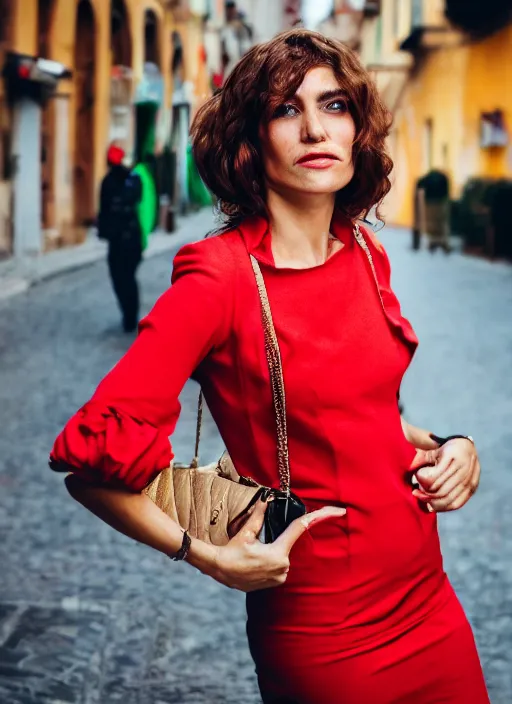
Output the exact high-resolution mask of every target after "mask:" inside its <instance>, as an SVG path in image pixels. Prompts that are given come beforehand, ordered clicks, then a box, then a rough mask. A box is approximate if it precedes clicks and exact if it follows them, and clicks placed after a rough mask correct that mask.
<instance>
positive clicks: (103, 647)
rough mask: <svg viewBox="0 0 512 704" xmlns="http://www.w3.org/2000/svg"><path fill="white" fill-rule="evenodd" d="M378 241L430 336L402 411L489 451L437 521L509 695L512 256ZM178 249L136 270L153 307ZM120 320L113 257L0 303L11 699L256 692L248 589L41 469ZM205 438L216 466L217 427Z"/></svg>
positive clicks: (486, 654) (190, 404)
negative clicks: (202, 570)
mask: <svg viewBox="0 0 512 704" xmlns="http://www.w3.org/2000/svg"><path fill="white" fill-rule="evenodd" d="M382 240H383V242H384V244H385V245H386V247H387V249H388V253H389V255H390V258H391V262H392V266H393V274H394V275H393V282H394V288H395V290H396V292H397V294H398V296H399V298H400V299H401V301H402V305H403V309H404V312H405V314H406V315H407V316H408V317H409V318H410V319H411V321H412V323H413V325H414V327H415V329H416V332H417V334H418V336H419V338H420V340H421V345H420V348H419V351H418V353H417V355H416V358H415V360H414V363H413V365H412V367H411V369H410V371H409V372H408V374H407V377H406V379H405V382H404V385H403V387H402V400H403V403H404V405H405V414H406V416H407V418H408V420H410V421H411V422H413V423H414V424H416V425H420V426H423V427H428V428H432V429H433V430H434V431H435V432H437V433H439V434H449V433H471V434H472V435H473V436H474V437H475V440H476V443H477V446H478V447H479V450H480V455H481V460H482V466H483V476H482V482H481V487H480V490H479V491H478V493H477V494H476V496H475V497H474V498H473V499H472V500H471V502H470V503H469V505H468V506H467V507H465V508H464V509H463V510H461V511H459V512H455V513H452V514H445V515H442V516H441V517H440V519H439V523H440V530H441V534H442V545H443V551H444V555H445V566H446V570H447V572H448V574H449V576H450V578H451V580H452V582H453V584H454V586H455V589H456V591H457V592H458V594H459V596H460V598H461V600H462V602H463V605H464V607H465V608H466V610H467V613H468V616H469V618H470V620H471V623H472V625H473V627H474V629H475V634H476V638H477V644H478V647H479V651H480V654H481V657H482V660H483V664H484V669H485V674H486V678H487V681H488V685H489V688H490V693H491V699H492V702H493V704H510V702H512V431H511V418H512V322H511V320H512V318H511V315H512V267H510V266H507V265H505V264H501V263H495V264H492V263H489V262H487V261H484V260H480V259H474V258H469V257H464V256H462V255H460V254H456V253H454V254H452V255H450V256H447V255H445V254H443V253H441V252H438V253H435V254H429V253H428V252H427V251H421V252H412V251H410V248H409V247H410V239H409V235H408V234H404V233H403V232H400V231H393V230H387V231H385V232H384V234H383V235H382ZM171 261H172V254H165V255H160V256H158V257H155V258H153V259H151V260H149V261H146V262H145V263H144V264H143V265H142V267H141V270H140V276H139V279H140V281H141V286H142V294H143V310H144V312H146V311H148V310H149V309H150V307H151V306H152V304H153V302H154V301H155V299H156V298H157V296H158V295H159V294H160V293H161V292H163V291H164V289H165V288H166V287H167V285H168V281H169V278H170V271H171ZM118 317H119V316H118V311H117V308H116V305H115V302H114V299H113V294H112V292H111V288H110V283H109V280H108V275H107V269H106V265H105V263H104V262H99V263H96V264H94V265H91V266H89V267H87V268H84V269H81V270H79V271H75V272H72V273H68V274H64V275H62V276H59V277H56V278H54V279H52V280H49V281H46V282H44V283H42V284H40V285H38V286H35V287H33V288H31V289H30V290H29V291H28V292H27V293H24V294H22V295H19V296H17V297H14V298H11V299H9V300H6V301H3V302H1V301H0V564H1V576H0V704H72V703H73V704H115V703H116V702H122V703H123V704H257V702H258V701H259V697H258V693H257V686H256V680H255V676H254V672H253V666H252V662H251V660H250V657H249V652H248V648H247V645H246V642H245V606H244V598H243V595H242V594H240V593H238V592H235V591H232V590H229V589H226V588H224V587H222V586H220V585H218V584H217V583H215V582H214V581H213V580H210V579H207V578H205V577H203V576H202V575H201V574H199V573H197V572H195V571H194V570H193V569H192V568H190V567H189V566H188V565H185V564H175V563H172V562H170V561H169V560H167V559H166V558H164V557H163V556H161V555H159V554H157V553H153V552H151V551H150V550H149V549H147V548H145V547H143V546H140V545H137V544H135V543H133V542H132V541H130V540H128V539H126V538H124V537H123V536H121V535H119V534H117V533H115V532H114V531H112V530H111V529H109V528H107V527H106V526H104V525H103V524H100V522H99V521H98V520H97V519H95V518H94V517H93V516H91V515H89V514H88V513H87V512H86V511H85V510H84V509H83V508H81V507H80V506H79V505H78V504H75V503H74V502H73V501H72V500H71V499H69V498H68V495H67V493H66V491H65V489H64V484H63V480H62V476H60V475H55V474H53V473H52V472H51V471H50V470H49V469H48V468H47V455H48V452H49V449H50V447H51V445H52V442H53V439H54V437H55V435H56V434H57V432H58V431H59V430H60V428H61V427H62V426H63V424H64V423H65V422H66V420H67V419H68V417H69V416H70V415H71V414H72V413H74V412H75V411H76V409H77V408H79V407H80V406H81V405H82V404H83V403H84V402H85V401H86V400H87V399H88V398H89V396H90V395H91V393H92V391H93V390H94V388H95V385H96V384H97V382H98V381H99V380H100V378H101V377H102V376H103V375H104V374H105V373H106V372H107V371H108V370H109V369H110V368H111V367H112V366H113V365H114V364H115V362H116V361H117V359H118V358H119V357H120V356H121V355H122V354H123V352H124V351H125V350H126V349H127V347H128V345H129V343H130V338H128V337H126V336H125V335H124V334H122V333H121V332H120V331H119V319H118ZM196 393H197V387H196V386H195V385H193V384H192V383H190V384H189V385H187V387H186V388H185V390H184V392H183V399H182V404H183V412H182V418H181V419H180V423H179V426H178V430H177V433H176V435H175V437H174V440H173V444H174V448H175V453H176V455H177V457H178V458H183V459H187V460H188V459H190V457H191V455H192V452H193V434H194V425H195V416H194V414H195V403H196ZM204 437H205V440H204V443H203V459H204V460H213V459H214V458H215V457H216V456H217V455H218V454H219V453H220V451H221V449H222V444H221V441H220V439H219V437H218V435H217V433H216V430H215V428H214V427H213V424H212V423H211V422H210V423H208V424H207V428H206V432H205V436H204ZM361 704H369V703H367V702H361ZM371 704H378V702H372V703H371Z"/></svg>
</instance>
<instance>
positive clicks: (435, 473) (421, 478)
mask: <svg viewBox="0 0 512 704" xmlns="http://www.w3.org/2000/svg"><path fill="white" fill-rule="evenodd" d="M451 462H452V460H451V459H450V463H451ZM449 467H450V465H448V467H446V466H444V465H441V464H438V465H436V466H434V467H420V469H418V470H417V472H416V478H417V480H418V482H419V484H420V487H421V488H422V489H423V490H424V491H427V492H430V491H432V487H433V486H434V484H435V483H436V482H438V481H439V480H440V479H441V477H442V476H443V474H444V473H445V472H446V471H447V469H448V468H449Z"/></svg>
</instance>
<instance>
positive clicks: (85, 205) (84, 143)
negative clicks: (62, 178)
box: [73, 0, 96, 226]
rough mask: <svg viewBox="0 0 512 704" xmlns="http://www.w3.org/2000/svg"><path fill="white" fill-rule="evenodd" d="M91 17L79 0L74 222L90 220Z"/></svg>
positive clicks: (93, 48)
mask: <svg viewBox="0 0 512 704" xmlns="http://www.w3.org/2000/svg"><path fill="white" fill-rule="evenodd" d="M95 57H96V42H95V20H94V11H93V9H92V6H91V2H90V0H80V1H79V3H78V7H77V13H76V33H75V61H74V74H73V75H74V99H75V149H74V179H73V190H74V205H75V224H76V225H78V226H85V225H90V224H91V223H92V222H93V219H94V215H95V213H94V159H93V155H94V132H95V130H94V88H95V63H96V61H95Z"/></svg>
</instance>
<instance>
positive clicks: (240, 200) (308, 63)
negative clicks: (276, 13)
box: [192, 29, 393, 226]
mask: <svg viewBox="0 0 512 704" xmlns="http://www.w3.org/2000/svg"><path fill="white" fill-rule="evenodd" d="M316 66H330V67H331V68H332V70H333V72H334V74H335V76H336V78H337V80H338V81H339V83H340V87H341V88H342V89H343V90H344V91H345V92H346V93H347V96H348V106H349V111H350V113H351V115H352V118H353V120H354V123H355V127H356V138H355V141H354V145H353V151H352V159H353V163H354V176H353V178H352V180H351V181H350V183H348V184H347V185H346V186H345V187H344V188H342V189H341V190H340V191H338V192H337V194H336V205H337V207H338V208H339V209H340V210H341V211H342V212H343V213H344V214H345V215H346V216H347V217H349V218H350V219H356V218H359V217H366V216H367V214H368V211H369V210H370V209H371V208H372V207H373V206H374V205H377V206H378V205H379V204H380V203H381V201H382V199H383V198H384V196H385V195H386V194H387V193H388V191H389V189H390V187H391V184H390V181H389V178H388V177H389V173H390V172H391V169H392V167H393V162H392V161H391V159H390V157H389V156H388V154H387V153H386V151H385V139H386V137H387V135H388V133H389V128H390V124H391V119H390V113H389V111H388V110H387V108H386V107H385V105H384V103H383V102H382V100H381V98H380V96H379V94H378V92H377V88H376V86H375V84H374V83H373V81H372V79H371V78H370V76H369V74H368V73H367V71H366V70H365V69H364V68H363V67H362V65H361V63H360V62H359V59H358V58H357V56H356V55H355V54H354V53H353V52H352V51H351V50H350V49H349V48H347V47H346V46H344V45H343V44H341V43H340V42H338V41H335V40H333V39H328V38H327V37H324V36H323V35H322V34H319V33H317V32H312V31H309V30H306V29H293V30H291V31H288V32H283V33H282V34H279V35H277V36H276V37H274V39H272V40H271V41H269V42H266V43H264V44H259V45H257V46H255V47H253V48H252V49H251V50H250V51H249V52H248V53H247V54H245V56H244V57H243V58H242V59H241V60H240V61H239V63H238V64H237V65H236V67H235V68H234V69H233V71H232V73H231V74H230V75H229V77H228V79H227V80H226V83H225V85H224V87H223V88H222V90H221V91H219V92H218V93H217V94H216V95H214V96H213V97H212V98H210V99H209V100H208V101H207V102H206V103H205V104H204V105H203V106H202V107H201V108H200V109H199V110H198V112H197V115H196V117H195V119H194V122H193V124H192V148H193V153H194V158H195V160H196V164H197V168H198V170H199V173H200V174H201V177H202V179H203V181H204V182H205V183H206V185H207V186H208V187H209V189H210V190H211V191H212V192H213V194H214V195H215V196H216V198H217V200H218V208H219V210H220V211H221V213H223V214H224V216H225V217H226V221H227V225H228V226H232V225H235V224H236V223H238V222H240V220H242V219H243V218H245V217H248V216H251V215H266V214H267V208H266V203H265V182H264V172H263V166H262V159H261V147H260V142H259V138H258V128H259V125H260V123H261V121H262V120H263V121H266V120H268V119H269V118H270V115H271V114H272V113H273V110H274V109H275V108H276V107H277V106H278V105H279V104H281V103H283V102H286V100H290V98H292V97H293V95H294V94H295V92H296V91H297V89H298V88H299V86H300V85H301V83H302V81H303V80H304V77H305V75H306V73H307V72H308V71H309V70H310V69H312V68H314V67H316Z"/></svg>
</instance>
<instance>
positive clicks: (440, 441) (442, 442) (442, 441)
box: [430, 433, 475, 447]
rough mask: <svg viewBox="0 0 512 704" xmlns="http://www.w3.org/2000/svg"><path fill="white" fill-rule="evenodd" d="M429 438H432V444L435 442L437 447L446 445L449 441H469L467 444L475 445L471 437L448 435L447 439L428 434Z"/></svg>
mask: <svg viewBox="0 0 512 704" xmlns="http://www.w3.org/2000/svg"><path fill="white" fill-rule="evenodd" d="M430 437H431V438H432V440H434V442H437V444H438V445H439V447H442V446H443V445H446V443H447V442H448V441H449V440H469V442H471V443H473V445H474V444H475V441H474V440H473V438H472V437H471V435H448V437H446V438H442V437H440V436H439V435H434V433H430Z"/></svg>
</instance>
